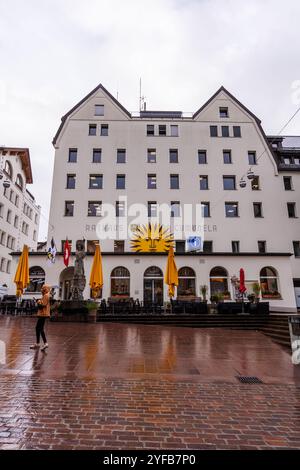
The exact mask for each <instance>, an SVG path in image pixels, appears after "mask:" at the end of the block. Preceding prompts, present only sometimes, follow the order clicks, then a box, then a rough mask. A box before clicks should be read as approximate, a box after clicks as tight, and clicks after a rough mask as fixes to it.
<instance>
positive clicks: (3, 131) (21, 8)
mask: <svg viewBox="0 0 300 470" xmlns="http://www.w3.org/2000/svg"><path fill="white" fill-rule="evenodd" d="M299 18H300V2H299V0H285V1H284V2H283V1H282V0H226V1H225V0H25V1H24V0H0V59H1V61H0V145H6V146H14V147H17V146H24V147H29V148H30V152H31V163H32V167H33V177H34V184H33V185H31V186H29V190H30V191H32V192H33V194H34V195H35V197H36V200H37V202H38V203H39V204H40V205H41V206H42V213H43V218H42V223H41V229H40V237H39V239H40V240H43V239H45V235H46V230H47V217H48V211H49V203H50V193H51V180H52V168H53V157H54V149H53V147H52V144H51V141H52V138H53V136H54V134H55V132H56V130H57V128H58V126H59V123H60V118H61V116H62V115H63V114H65V113H66V112H67V111H68V110H69V109H70V108H71V107H72V106H73V105H74V104H76V102H78V101H79V100H80V99H81V98H82V97H84V96H85V95H86V94H87V93H88V92H89V91H91V90H92V89H93V88H94V87H95V86H96V85H98V84H99V83H102V84H103V85H104V86H105V87H106V88H107V89H108V90H109V91H110V92H111V93H112V94H113V95H114V96H116V95H117V92H118V96H119V101H120V102H121V103H122V104H123V105H124V106H125V107H126V108H127V109H128V110H129V111H137V110H138V107H139V77H142V81H143V93H144V95H145V96H146V101H147V107H148V109H174V110H182V111H186V112H191V111H195V110H196V109H198V108H199V107H200V106H201V105H202V104H203V103H204V102H205V101H206V100H207V99H208V98H209V97H210V96H211V95H212V94H213V93H214V92H215V91H216V90H217V89H218V88H219V87H220V86H221V85H224V86H225V87H226V88H227V89H228V90H229V91H231V92H232V93H233V94H234V95H235V96H236V97H237V98H238V99H239V100H241V101H242V102H243V103H244V104H245V105H246V106H247V107H249V108H250V109H251V110H252V111H253V112H254V113H255V114H256V115H257V116H258V117H259V118H261V119H262V124H263V127H264V129H265V131H266V132H267V133H272V134H273V133H278V131H279V130H280V129H281V127H282V126H283V124H284V123H285V122H286V121H287V120H288V118H289V117H290V116H291V115H292V114H293V113H294V112H295V111H296V109H297V106H299V105H300V93H299V92H297V90H298V91H299V90H300V67H299V65H300V28H299ZM293 87H296V88H293ZM284 133H285V134H289V135H293V134H300V113H299V114H298V115H297V117H296V118H295V119H294V121H293V122H292V123H291V124H290V125H289V126H288V128H287V129H286V130H285V132H284Z"/></svg>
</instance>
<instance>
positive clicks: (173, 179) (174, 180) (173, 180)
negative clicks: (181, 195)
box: [170, 175, 179, 189]
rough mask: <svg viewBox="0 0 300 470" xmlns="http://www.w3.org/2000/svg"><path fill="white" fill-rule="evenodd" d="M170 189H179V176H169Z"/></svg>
mask: <svg viewBox="0 0 300 470" xmlns="http://www.w3.org/2000/svg"><path fill="white" fill-rule="evenodd" d="M170 189H179V175H170Z"/></svg>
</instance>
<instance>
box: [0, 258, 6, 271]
mask: <svg viewBox="0 0 300 470" xmlns="http://www.w3.org/2000/svg"><path fill="white" fill-rule="evenodd" d="M4 270H5V258H1V262H0V271H2V272H4Z"/></svg>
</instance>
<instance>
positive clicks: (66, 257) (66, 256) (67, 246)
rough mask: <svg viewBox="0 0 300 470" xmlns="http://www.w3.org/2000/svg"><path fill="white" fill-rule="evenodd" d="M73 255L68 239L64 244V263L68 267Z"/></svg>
mask: <svg viewBox="0 0 300 470" xmlns="http://www.w3.org/2000/svg"><path fill="white" fill-rule="evenodd" d="M70 256H71V247H70V243H69V240H68V239H66V241H65V244H64V264H65V266H66V268H67V267H68V266H69V260H70Z"/></svg>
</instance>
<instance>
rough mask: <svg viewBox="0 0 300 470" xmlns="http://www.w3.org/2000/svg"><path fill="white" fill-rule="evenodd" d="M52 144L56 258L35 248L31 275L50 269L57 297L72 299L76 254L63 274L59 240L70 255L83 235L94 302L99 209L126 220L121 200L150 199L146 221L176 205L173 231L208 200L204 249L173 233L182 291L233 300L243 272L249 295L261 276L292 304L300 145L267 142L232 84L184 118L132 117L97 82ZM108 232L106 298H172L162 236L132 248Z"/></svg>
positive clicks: (269, 295) (299, 229)
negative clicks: (107, 207) (109, 208)
mask: <svg viewBox="0 0 300 470" xmlns="http://www.w3.org/2000/svg"><path fill="white" fill-rule="evenodd" d="M53 144H54V147H55V164H54V174H53V185H52V197H51V210H50V223H49V233H48V244H49V243H50V240H51V239H52V237H53V238H54V240H55V242H56V245H57V248H58V251H59V253H58V255H57V259H56V262H55V264H53V265H51V266H49V265H48V264H47V263H46V258H45V256H44V255H41V254H40V253H32V254H31V256H30V265H31V267H32V268H33V270H32V271H33V272H35V273H36V272H37V271H38V270H37V267H39V266H40V267H41V268H42V269H43V270H45V271H46V280H47V282H48V283H50V284H52V285H59V286H60V296H61V297H62V298H68V295H69V288H70V280H71V278H72V271H73V267H72V265H73V261H74V257H73V258H72V262H71V265H70V267H69V268H67V269H65V267H64V264H63V261H62V255H61V251H62V249H63V248H62V247H63V242H64V240H65V239H66V237H68V239H69V240H71V241H72V249H73V251H74V250H75V244H76V241H77V240H82V239H84V240H85V243H86V251H87V256H86V258H85V270H86V275H87V285H86V288H85V292H84V294H85V297H87V298H88V297H89V295H90V291H89V286H88V278H89V273H90V268H91V263H92V259H93V257H92V253H93V250H94V241H95V240H97V238H98V237H97V233H96V227H97V224H98V223H99V222H101V219H102V218H103V217H104V213H103V210H102V209H101V207H102V208H103V206H104V204H106V203H110V204H113V206H114V207H115V212H116V213H115V215H116V220H115V224H116V225H118V224H119V225H120V221H121V219H122V216H123V211H124V205H123V203H122V200H123V199H122V198H124V197H126V204H127V209H128V208H132V205H133V204H136V203H143V204H144V205H145V206H146V207H147V211H148V214H147V215H149V217H150V215H152V216H153V215H154V214H155V211H156V208H157V204H169V205H172V210H173V215H174V216H175V217H173V218H172V223H171V224H170V227H169V228H170V230H171V232H174V229H175V225H176V221H177V220H178V219H177V218H176V216H177V215H179V214H180V211H182V210H183V206H184V205H185V204H192V205H193V207H196V205H197V204H198V205H201V206H200V210H201V211H202V215H203V216H204V219H203V221H202V222H201V227H196V231H195V235H199V234H200V232H201V230H202V231H203V233H202V235H204V246H203V251H201V252H195V253H190V252H186V251H185V240H184V236H182V237H180V238H178V237H177V236H175V239H176V250H175V257H176V263H177V267H178V268H179V276H180V285H179V289H178V294H180V295H187V296H191V295H195V296H200V295H201V293H200V286H201V285H204V284H206V285H207V286H208V288H209V292H208V297H210V295H212V294H214V293H216V292H223V294H225V299H226V298H232V297H233V295H234V292H233V285H232V283H231V278H232V277H233V276H238V275H239V270H240V268H244V270H245V275H246V284H247V286H248V292H251V289H252V285H253V283H254V282H258V283H260V285H261V287H262V297H263V298H264V299H267V300H268V301H270V306H271V308H272V309H273V310H278V311H283V312H284V311H286V312H288V311H295V310H296V296H295V293H296V294H297V289H298V286H300V284H299V282H300V259H299V257H300V224H299V219H298V215H299V211H300V208H299V204H300V202H299V194H300V173H299V172H300V160H299V158H300V150H299V147H300V142H299V139H298V142H297V139H292V138H290V139H288V138H282V137H267V136H266V135H265V133H264V131H263V129H262V126H261V123H260V121H259V119H258V118H257V117H256V116H255V115H254V114H253V113H252V112H251V111H249V110H248V109H247V108H246V107H245V106H244V105H243V104H242V103H240V102H239V101H238V100H237V99H236V98H235V97H234V96H233V95H231V94H230V93H229V92H228V91H227V90H226V89H224V88H223V87H222V88H220V89H219V90H218V91H217V92H216V93H215V94H214V95H213V96H212V97H211V98H210V99H209V100H208V101H207V102H206V103H205V104H204V105H203V106H201V108H200V109H198V111H196V112H195V113H194V114H193V115H190V116H187V115H185V114H184V113H182V112H175V111H172V112H168V111H141V112H140V113H135V114H131V113H130V112H128V111H127V110H126V109H125V108H124V107H123V106H122V105H121V104H120V103H119V102H118V101H117V100H116V99H115V98H114V97H113V96H112V95H111V94H110V93H109V92H108V91H107V90H106V89H105V88H104V87H103V86H102V85H99V86H98V87H97V88H95V89H94V90H93V91H92V92H91V93H90V94H89V95H87V96H86V97H85V98H84V99H83V100H82V101H81V102H80V103H78V104H77V105H76V106H74V107H73V108H72V109H71V110H70V111H69V112H68V113H67V114H66V115H65V116H64V117H63V118H62V122H61V125H60V127H59V129H58V132H57V134H56V136H55V138H54V140H53ZM249 169H251V170H252V171H253V173H254V176H255V178H254V179H252V180H249V179H248V177H247V173H248V171H249ZM241 180H242V183H241V184H240V182H241ZM243 181H246V187H241V186H243ZM201 208H202V209H201ZM181 213H182V212H181ZM174 221H175V222H174ZM146 222H147V221H146ZM146 222H145V223H146ZM173 222H174V223H173ZM193 224H195V219H193ZM112 225H114V224H112ZM158 237H159V236H158ZM113 238H114V237H112V239H107V240H101V250H102V255H103V272H104V279H105V282H104V286H103V293H102V295H103V297H104V298H108V297H113V296H126V295H128V296H130V297H133V298H139V299H140V300H157V301H163V300H165V301H166V300H168V297H167V294H168V293H167V287H166V286H165V285H164V283H163V273H164V271H165V266H166V254H165V253H162V252H161V245H160V244H159V243H158V240H156V241H155V240H154V241H153V240H152V241H151V240H150V241H149V242H148V249H147V252H135V251H133V248H132V244H131V240H130V237H127V238H126V239H125V240H114V239H113ZM116 238H117V237H116Z"/></svg>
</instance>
